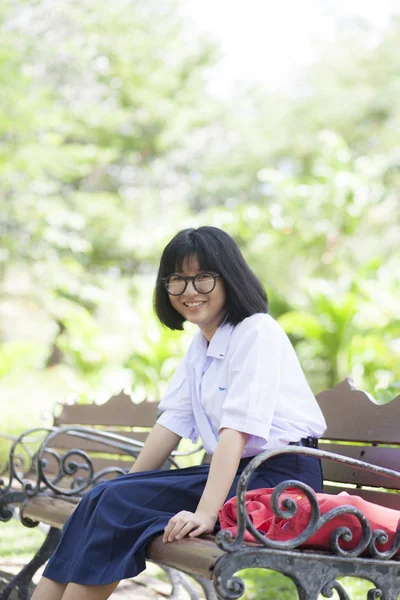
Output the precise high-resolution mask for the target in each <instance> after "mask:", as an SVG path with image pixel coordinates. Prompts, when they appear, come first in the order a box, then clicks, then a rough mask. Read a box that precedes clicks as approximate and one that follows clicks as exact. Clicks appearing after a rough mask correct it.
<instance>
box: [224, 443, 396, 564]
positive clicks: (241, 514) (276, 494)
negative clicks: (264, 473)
mask: <svg viewBox="0 0 400 600" xmlns="http://www.w3.org/2000/svg"><path fill="white" fill-rule="evenodd" d="M284 453H296V454H305V455H309V456H315V457H318V458H325V459H328V460H333V461H337V462H342V463H346V464H350V465H353V466H355V467H358V468H360V469H365V470H369V471H374V472H377V473H379V474H380V475H386V476H387V477H389V478H394V479H397V480H398V479H399V478H400V473H398V472H397V471H393V470H391V469H385V468H383V467H375V466H373V465H370V464H368V463H364V462H362V461H360V460H356V459H353V458H347V457H343V456H341V455H338V454H333V453H329V452H324V451H322V450H317V449H314V448H306V447H301V446H285V447H282V448H278V449H274V450H266V451H265V452H263V453H261V454H259V455H258V456H256V457H255V458H254V459H253V460H252V461H251V462H250V463H249V464H248V465H247V466H246V468H245V469H244V470H243V473H242V474H241V476H240V478H239V482H238V487H237V496H236V498H237V507H236V511H237V536H236V539H233V537H232V536H231V534H230V532H228V531H223V530H222V531H220V532H219V533H218V534H217V538H216V542H217V545H218V546H219V547H220V548H221V549H222V550H224V551H226V552H234V551H236V550H238V549H239V548H240V547H241V545H242V544H243V542H244V534H245V531H246V529H247V530H248V531H249V532H250V533H251V535H252V536H253V537H254V538H255V540H256V541H257V542H259V543H260V544H261V545H262V546H264V547H267V548H275V549H277V550H288V549H294V548H298V547H299V546H300V545H302V544H305V543H307V541H308V540H309V539H310V538H311V537H312V536H313V535H314V534H315V533H316V532H317V531H319V530H320V529H321V528H322V527H323V526H324V525H326V524H327V523H328V522H329V521H332V520H333V519H335V518H336V517H338V516H340V515H343V514H349V515H353V516H354V517H355V518H356V519H357V520H358V521H359V524H360V526H361V538H360V541H359V542H358V544H357V545H356V547H355V548H353V549H351V550H345V549H344V548H343V547H342V546H341V544H340V541H343V542H349V541H351V540H352V538H353V532H352V530H351V528H350V527H349V526H348V527H338V528H336V529H335V530H334V531H333V532H332V533H331V536H330V542H329V545H330V549H331V551H332V552H333V553H334V554H336V555H340V556H348V557H350V556H360V554H362V553H363V552H364V551H365V550H366V549H367V548H369V550H370V552H371V554H372V555H373V556H374V557H376V558H382V559H385V558H390V557H391V556H393V555H394V554H395V553H396V552H397V550H398V549H399V547H400V529H399V528H398V530H397V533H396V538H395V541H394V543H393V545H392V548H391V549H390V550H388V551H386V552H380V551H379V550H378V549H377V548H376V544H377V543H378V544H381V543H384V542H385V541H387V537H385V533H384V532H383V531H380V530H376V531H371V527H370V524H369V521H368V520H367V518H366V517H365V515H364V514H363V513H362V512H361V511H360V510H358V509H357V508H355V507H354V506H350V505H349V506H347V505H343V506H340V507H337V508H334V509H332V510H330V511H328V512H327V513H325V514H324V515H321V513H320V509H319V505H318V500H317V496H316V494H315V492H314V490H313V489H312V488H310V487H309V486H308V485H306V484H305V483H302V482H299V481H295V480H290V481H285V482H282V483H281V484H279V485H277V486H276V487H275V489H274V491H273V493H272V495H271V508H272V510H273V513H274V514H275V515H276V516H277V517H280V518H283V519H291V518H293V517H294V515H295V514H296V511H297V502H296V500H295V499H292V498H284V499H282V495H283V494H284V493H285V492H286V491H287V490H288V488H296V490H299V492H301V494H302V495H304V496H305V497H306V498H307V501H308V502H309V505H310V519H309V522H308V524H307V526H306V527H305V529H304V530H303V531H302V532H301V533H300V534H299V535H297V536H296V537H294V538H292V539H290V540H286V541H278V540H271V539H268V537H267V536H266V535H264V534H263V533H261V532H260V531H258V530H257V529H256V528H255V527H254V525H253V523H252V521H251V519H250V517H249V515H248V513H247V510H246V492H247V487H248V484H249V481H250V478H251V477H252V475H253V474H254V472H255V471H256V469H257V468H258V467H259V466H260V465H261V464H262V463H263V462H265V461H266V460H268V459H269V458H272V457H273V456H277V455H279V454H284Z"/></svg>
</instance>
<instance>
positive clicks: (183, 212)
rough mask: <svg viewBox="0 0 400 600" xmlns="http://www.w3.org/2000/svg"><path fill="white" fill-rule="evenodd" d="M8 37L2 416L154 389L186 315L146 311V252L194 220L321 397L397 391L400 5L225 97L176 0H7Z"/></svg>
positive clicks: (150, 266)
mask: <svg viewBox="0 0 400 600" xmlns="http://www.w3.org/2000/svg"><path fill="white" fill-rule="evenodd" d="M0 38H1V45H0V78H1V81H0V236H1V245H0V397H1V411H0V424H1V430H2V431H8V432H10V433H16V432H17V431H21V430H22V429H24V428H26V427H28V426H33V425H35V424H39V423H41V422H43V420H45V421H47V422H49V421H50V420H51V416H50V415H51V410H52V408H53V406H54V404H55V403H56V402H58V401H63V400H65V399H69V398H71V397H78V398H80V399H81V400H82V401H87V400H92V399H94V398H96V399H98V400H100V401H101V400H106V399H107V397H108V396H110V395H111V394H112V393H113V392H116V391H119V390H120V389H121V388H122V387H125V388H129V389H130V388H132V390H133V395H134V396H135V397H136V399H138V400H140V399H141V398H143V397H144V396H145V395H154V396H156V397H159V396H160V395H161V394H162V391H163V389H164V387H165V384H166V381H167V380H168V378H169V376H170V375H171V373H172V372H173V370H174V368H175V367H176V365H177V363H178V361H179V359H180V357H181V356H182V354H183V352H184V350H185V348H186V346H187V344H188V340H189V339H190V336H191V332H192V330H191V329H190V327H189V328H188V329H187V331H186V332H185V333H183V334H181V333H177V332H169V331H168V330H166V329H163V328H161V327H160V326H159V325H158V324H157V322H156V321H155V318H154V316H153V313H152V288H153V284H154V278H155V271H156V268H157V262H158V259H159V256H160V253H161V251H162V248H163V247H164V245H165V244H166V242H167V241H168V240H169V239H170V238H171V237H172V235H174V234H175V233H176V231H177V230H179V229H182V228H184V227H189V226H194V227H196V226H199V225H202V224H211V225H215V226H218V227H222V228H224V229H225V230H226V231H227V232H228V233H230V234H231V235H233V236H234V237H235V239H236V240H237V241H238V243H239V245H240V247H241V248H242V250H243V253H244V255H245V257H246V258H247V260H248V261H249V263H250V265H251V266H252V268H253V269H254V271H255V272H256V273H257V275H258V276H259V277H260V279H261V281H262V282H263V284H264V285H265V286H266V289H267V290H268V293H269V297H270V303H271V313H272V314H273V316H274V317H276V318H277V319H279V321H280V323H281V324H282V326H283V327H284V328H285V330H286V331H287V333H288V334H289V336H290V337H291V339H292V341H293V343H294V344H295V347H296V351H297V353H298V355H299V357H300V360H301V363H302V365H303V368H304V369H305V371H306V373H307V377H308V380H309V382H310V384H311V386H312V388H313V390H314V391H315V392H318V391H319V390H321V389H323V388H325V387H327V386H333V385H335V384H336V383H338V382H339V381H340V380H341V379H342V378H343V377H345V376H348V375H351V376H353V377H354V379H355V382H356V384H357V385H358V386H360V387H364V388H365V389H366V390H367V391H369V392H372V393H373V394H374V395H375V397H377V398H378V400H380V401H387V400H390V399H391V398H393V397H394V396H395V395H396V394H397V393H398V380H399V379H400V372H399V353H400V345H399V338H400V321H399V319H398V315H399V312H400V303H399V297H400V296H399V278H398V274H399V272H400V258H399V251H398V250H399V248H398V240H399V238H400V235H399V233H400V232H399V230H400V226H399V224H400V219H399V204H400V203H399V194H400V192H399V183H400V147H399V144H398V136H399V130H400V104H399V102H398V98H399V95H400V19H399V18H398V17H395V16H393V18H392V20H391V22H390V25H389V27H388V28H387V29H386V30H385V31H384V32H383V33H382V32H381V31H378V30H377V29H374V27H373V26H370V25H367V24H366V23H364V22H362V21H357V22H354V21H352V22H348V23H342V24H341V25H340V26H338V28H337V37H336V39H335V40H334V42H332V43H330V44H326V45H321V47H320V48H319V51H318V57H319V58H318V61H317V62H316V63H315V64H314V65H313V66H311V67H309V68H307V69H306V70H304V71H303V72H302V73H300V74H299V76H298V78H297V80H296V81H294V82H293V83H292V86H291V88H290V89H289V90H288V91H286V92H274V93H271V92H267V91H266V90H265V89H263V88H262V87H261V86H253V87H252V88H249V89H242V90H240V91H238V92H237V93H236V95H235V97H232V98H230V99H229V100H221V99H219V98H216V97H214V96H212V94H211V93H210V91H209V88H208V85H207V81H208V75H209V71H210V69H211V68H212V67H213V65H214V64H216V63H217V61H218V56H219V55H218V48H217V46H216V44H215V43H214V42H213V41H212V40H209V39H207V38H205V37H204V36H202V35H200V34H199V33H198V32H196V31H194V30H193V29H192V27H191V26H190V25H189V24H188V23H187V22H185V20H184V18H183V17H182V15H181V11H180V3H179V2H177V1H174V0H164V1H163V2H162V3H160V2H159V1H157V0H137V1H136V2H128V1H126V0H114V1H113V2H106V1H105V0H96V1H94V0H85V2H76V1H74V0H58V2H56V3H55V2H53V0H20V1H19V2H18V3H15V2H12V1H11V0H3V1H2V3H1V5H0ZM260 577H261V580H262V576H261V575H260ZM255 580H257V577H256V579H255ZM258 583H260V581H258ZM261 584H262V581H261ZM271 585H272V584H271V579H268V589H269V590H272V591H271V593H273V594H274V593H275V594H277V591H276V590H280V592H279V594H283V593H285V594H286V593H287V594H289V596H288V597H291V595H292V592H290V590H289V591H287V589H286V587H285V585H286V584H282V585H283V587H280V586H281V584H280V583H278V584H276V585H277V587H274V585H272V587H271ZM251 589H252V588H251V586H250V588H249V590H250V591H249V598H250V597H251ZM279 594H278V595H279ZM265 597H267V596H265ZM268 597H269V596H268ZM271 597H274V596H271ZM275 597H276V596H275ZM282 597H283V596H282ZM285 597H286V595H285Z"/></svg>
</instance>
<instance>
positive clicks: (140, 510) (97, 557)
mask: <svg viewBox="0 0 400 600" xmlns="http://www.w3.org/2000/svg"><path fill="white" fill-rule="evenodd" d="M250 460H251V459H242V460H241V461H240V464H239V468H238V472H237V475H236V476H235V479H234V481H233V484H232V487H231V489H230V490H229V494H228V496H227V499H229V498H231V497H232V496H234V495H235V494H236V486H237V481H238V478H239V475H240V473H241V472H242V470H243V469H244V467H245V466H246V465H247V464H248V462H249V461H250ZM208 472H209V466H208V465H202V466H197V467H188V468H185V469H177V470H170V471H145V472H143V473H130V474H128V475H122V476H121V477H118V478H116V479H113V480H111V481H107V482H105V483H101V484H99V485H97V486H96V487H94V488H93V489H92V490H91V491H90V492H88V493H87V494H86V495H85V496H84V497H83V498H82V500H81V502H80V503H79V504H78V506H77V507H76V509H75V510H74V512H73V513H72V515H71V516H70V518H69V519H68V521H67V523H66V524H65V526H64V529H63V535H62V538H61V540H60V543H59V545H58V547H57V548H56V550H55V552H54V554H53V556H52V557H51V558H50V560H49V562H48V563H47V566H46V568H45V571H44V573H43V575H44V576H45V577H47V578H49V579H52V580H54V581H58V582H60V583H64V584H66V583H69V582H74V583H79V584H87V585H105V584H108V583H112V582H115V581H120V580H121V579H127V578H130V577H134V576H135V575H138V574H139V573H140V572H141V571H143V570H144V569H145V548H146V546H147V545H148V544H149V543H150V542H151V541H152V540H153V539H154V538H155V537H157V536H158V535H160V534H161V533H162V532H163V530H164V528H165V526H166V525H167V523H168V521H169V520H170V519H171V517H173V516H174V515H176V513H178V512H179V511H181V510H188V511H191V512H194V511H195V510H196V507H197V505H198V502H199V500H200V497H201V495H202V493H203V490H204V487H205V485H206V482H207V476H208ZM286 479H297V480H299V481H302V482H304V483H308V484H309V485H310V486H311V487H312V488H313V489H314V490H315V491H317V492H320V491H322V473H321V466H320V461H319V460H318V459H316V458H314V457H309V456H300V455H297V456H296V455H294V454H287V455H279V456H276V457H274V458H272V459H270V460H268V461H267V463H264V464H262V465H261V466H260V467H259V469H257V471H256V472H255V473H254V475H253V477H252V479H251V480H250V484H249V488H248V489H249V490H253V489H258V488H265V487H274V486H276V485H277V484H278V483H280V482H281V481H284V480H286ZM218 529H219V523H218V522H217V524H216V531H217V530H218Z"/></svg>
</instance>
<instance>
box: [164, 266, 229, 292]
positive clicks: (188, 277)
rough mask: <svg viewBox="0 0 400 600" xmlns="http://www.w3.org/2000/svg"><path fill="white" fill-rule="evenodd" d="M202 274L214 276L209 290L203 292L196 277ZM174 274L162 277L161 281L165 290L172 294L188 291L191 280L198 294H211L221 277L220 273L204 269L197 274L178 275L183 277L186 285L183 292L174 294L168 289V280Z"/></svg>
mask: <svg viewBox="0 0 400 600" xmlns="http://www.w3.org/2000/svg"><path fill="white" fill-rule="evenodd" d="M200 275H211V277H212V278H213V280H214V284H213V286H212V288H211V290H210V291H209V292H202V291H200V290H198V289H197V287H196V277H200ZM172 276H173V274H171V275H167V276H166V277H161V281H162V282H163V283H164V287H165V290H166V292H167V294H169V295H170V296H182V294H184V293H185V292H186V288H187V285H188V283H189V281H191V282H192V285H193V287H194V289H195V290H196V292H197V293H198V294H211V292H213V291H214V290H215V286H216V285H217V277H221V275H220V274H219V273H209V272H208V271H204V272H203V273H197V275H187V276H185V275H177V277H179V278H180V279H182V280H183V281H184V282H185V287H184V288H183V290H182V291H181V292H179V294H172V293H171V292H170V291H169V289H168V280H169V278H170V277H172Z"/></svg>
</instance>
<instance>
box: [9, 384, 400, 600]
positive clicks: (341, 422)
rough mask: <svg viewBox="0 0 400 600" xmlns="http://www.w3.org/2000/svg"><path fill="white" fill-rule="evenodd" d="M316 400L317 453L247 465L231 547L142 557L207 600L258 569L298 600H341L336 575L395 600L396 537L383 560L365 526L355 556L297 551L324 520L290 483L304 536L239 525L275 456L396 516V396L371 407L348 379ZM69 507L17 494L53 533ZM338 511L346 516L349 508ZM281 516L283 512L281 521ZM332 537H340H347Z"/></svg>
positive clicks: (222, 539) (238, 587)
mask: <svg viewBox="0 0 400 600" xmlns="http://www.w3.org/2000/svg"><path fill="white" fill-rule="evenodd" d="M317 400H318V402H319V404H320V406H321V408H322V410H323V413H324V415H325V417H326V419H327V424H328V428H327V432H326V434H325V436H324V438H323V440H321V443H320V448H319V449H313V448H304V447H298V446H288V447H285V448H281V449H278V450H272V451H266V452H264V453H263V454H261V455H259V456H258V457H256V458H255V459H253V461H252V462H251V463H250V464H249V465H248V467H246V469H245V471H244V472H243V474H242V476H241V478H240V481H239V485H238V492H237V499H238V537H237V539H236V540H234V541H232V540H231V539H230V537H229V535H227V534H226V532H220V533H219V534H218V535H217V536H216V538H214V537H213V536H206V537H203V538H197V539H188V538H185V539H183V540H180V541H178V542H174V543H173V544H168V545H165V544H163V543H162V538H161V537H159V538H157V539H155V540H154V541H153V542H152V543H151V544H150V545H149V546H148V548H147V553H146V554H147V556H148V558H149V559H150V560H153V561H155V562H157V563H159V564H162V565H165V566H167V567H172V568H175V569H179V570H181V571H183V572H185V573H187V574H190V575H192V576H195V577H201V578H205V579H206V580H210V581H212V582H213V584H214V586H215V592H214V590H213V589H212V588H211V587H210V586H208V587H207V586H203V589H205V593H206V596H207V598H213V597H214V598H215V593H216V594H217V596H218V598H229V599H234V598H239V597H240V596H241V595H242V594H243V591H244V586H243V582H242V581H241V580H240V579H238V578H236V577H234V574H235V573H236V572H237V571H239V570H241V569H246V568H251V567H262V568H267V569H273V570H275V571H278V572H281V573H283V574H285V575H287V576H288V577H290V578H291V579H292V580H293V581H294V583H295V585H296V587H297V590H298V594H299V598H300V600H316V599H317V598H318V596H319V594H322V595H324V596H325V597H331V595H332V591H333V590H336V591H337V592H338V594H339V597H340V598H341V599H344V600H346V598H348V596H347V594H346V592H345V591H344V590H343V588H342V586H341V585H340V583H339V582H338V581H337V578H338V577H341V576H352V577H360V578H364V579H367V580H369V581H371V582H372V584H373V585H374V586H375V589H374V590H373V591H371V592H369V595H368V599H369V600H370V599H372V598H384V599H385V600H395V599H396V600H397V598H398V596H399V594H400V563H399V561H398V560H397V559H396V558H395V557H394V555H395V553H396V551H397V550H398V548H399V547H400V534H398V535H397V537H396V541H395V543H394V545H393V547H392V549H391V551H388V552H386V553H383V554H380V553H379V552H378V551H377V549H376V544H375V542H376V535H377V532H373V531H371V530H370V529H369V528H368V523H366V524H365V523H364V534H363V539H362V543H360V544H358V548H357V549H356V550H355V551H345V550H343V548H342V547H341V543H340V539H341V538H340V536H339V537H338V536H336V537H335V536H333V537H332V539H331V550H330V551H315V550H309V549H303V548H299V547H300V545H304V543H306V542H307V539H309V537H310V536H311V535H312V533H314V532H315V531H316V530H318V529H319V528H320V527H321V526H322V525H323V524H324V523H325V522H326V520H327V519H328V518H329V517H330V516H332V514H328V515H324V517H321V516H320V514H319V510H318V503H317V500H316V497H315V494H313V492H312V491H311V490H307V489H305V486H304V485H302V484H298V487H299V489H300V490H302V492H304V493H305V494H306V495H307V497H308V498H309V500H310V504H311V506H312V507H313V511H314V514H313V515H312V518H311V521H310V523H309V525H308V526H307V528H306V530H305V531H303V532H302V534H300V535H299V536H297V538H296V539H294V540H292V541H290V542H277V541H273V540H268V539H267V538H266V537H265V536H263V535H261V534H260V533H258V532H255V531H254V530H253V528H252V524H251V522H249V519H246V510H245V503H244V497H245V492H246V485H247V482H248V480H249V477H250V476H251V473H252V472H253V471H254V469H255V468H256V467H257V465H259V464H260V463H261V462H263V461H265V460H268V458H269V457H271V456H273V455H275V454H277V453H281V452H290V453H301V454H311V455H315V456H319V457H321V458H322V459H323V466H324V475H325V480H326V489H325V491H327V492H329V493H332V492H333V493H338V492H339V491H341V490H346V491H347V492H348V493H350V494H357V495H359V496H362V497H363V498H365V499H367V500H369V501H373V502H375V503H379V504H381V505H383V506H387V507H390V508H395V509H397V510H400V494H399V493H398V491H399V490H400V472H397V471H395V468H396V467H397V465H398V464H399V462H398V458H399V456H400V454H399V453H400V428H399V425H398V424H399V422H400V403H399V402H398V400H399V397H397V398H395V399H394V400H393V401H392V402H391V403H389V404H386V405H383V406H379V405H377V404H375V403H374V402H373V401H371V399H370V398H369V397H368V395H367V394H366V393H364V392H361V391H358V390H356V389H354V387H353V385H352V383H351V381H350V380H346V381H344V382H342V383H341V384H339V385H338V386H337V387H336V388H334V389H333V390H328V391H324V392H322V393H320V394H319V395H318V396H317ZM292 484H293V482H288V483H287V484H281V486H278V487H277V489H276V490H275V493H276V494H277V495H278V496H279V494H280V493H281V492H282V491H283V490H284V489H285V486H289V485H292ZM77 502H79V498H78V497H76V496H74V495H71V496H69V497H66V496H62V495H59V494H53V495H50V494H49V493H48V492H45V491H44V490H41V491H39V492H37V493H35V494H34V495H33V496H32V497H29V498H28V496H27V495H25V501H24V505H23V508H22V512H23V516H24V518H29V519H33V520H36V521H42V522H46V523H49V524H51V525H52V526H54V527H61V526H62V525H63V523H64V522H65V520H66V519H67V518H68V516H69V515H70V514H71V512H72V511H73V509H74V507H75V505H76V503H77ZM278 504H279V503H278ZM276 510H277V509H276ZM343 510H344V511H345V512H348V513H351V514H354V509H353V508H352V507H347V508H343ZM399 515H400V513H399ZM288 516H289V515H288V514H287V513H286V517H288ZM358 518H360V519H361V521H363V517H362V515H358ZM246 528H247V530H249V531H250V532H251V533H253V535H255V536H257V539H258V543H252V544H251V543H243V534H244V531H245V529H246ZM337 533H338V535H339V534H341V535H342V536H343V535H344V534H346V535H348V533H349V532H344V531H341V532H340V531H338V532H337ZM367 546H369V548H370V551H372V553H375V556H374V557H373V558H370V557H366V556H364V555H363V552H364V550H365V548H366V547H367ZM191 597H194V596H191ZM0 598H1V596H0ZM1 600H3V598H1Z"/></svg>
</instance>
